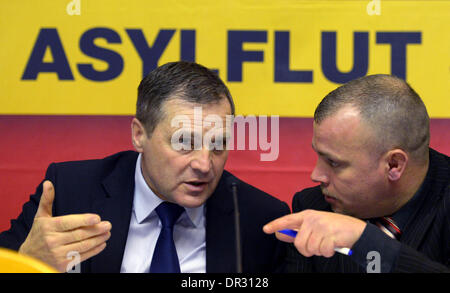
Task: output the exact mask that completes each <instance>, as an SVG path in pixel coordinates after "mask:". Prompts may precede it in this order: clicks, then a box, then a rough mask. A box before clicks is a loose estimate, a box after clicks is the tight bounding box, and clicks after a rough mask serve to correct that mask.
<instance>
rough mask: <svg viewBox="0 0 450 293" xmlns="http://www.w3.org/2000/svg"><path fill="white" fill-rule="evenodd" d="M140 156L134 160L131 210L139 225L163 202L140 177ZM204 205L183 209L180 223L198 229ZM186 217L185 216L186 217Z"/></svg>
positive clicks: (203, 212) (202, 216)
mask: <svg viewBox="0 0 450 293" xmlns="http://www.w3.org/2000/svg"><path fill="white" fill-rule="evenodd" d="M141 161H142V154H139V156H138V158H137V160H136V170H135V172H134V181H135V189H134V202H133V210H134V213H135V215H136V220H137V222H138V223H139V224H141V223H142V222H143V221H144V220H145V219H147V218H148V217H149V216H150V215H151V214H152V213H153V214H155V216H156V212H153V211H154V210H155V209H156V208H157V207H158V206H159V204H161V203H162V202H163V200H162V199H160V198H159V197H158V196H157V195H156V194H155V193H154V192H153V191H152V190H151V189H150V187H149V186H148V184H147V182H146V181H145V179H144V176H143V175H142V169H141ZM204 207H205V205H204V204H203V205H201V206H199V207H196V208H185V210H186V213H183V214H182V215H181V216H180V221H181V222H182V223H183V222H184V223H186V224H187V225H189V224H190V225H194V226H195V227H198V226H199V225H201V224H202V222H203V218H204V215H205V208H204ZM186 215H187V216H186Z"/></svg>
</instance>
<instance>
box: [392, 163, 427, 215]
mask: <svg viewBox="0 0 450 293" xmlns="http://www.w3.org/2000/svg"><path fill="white" fill-rule="evenodd" d="M428 166H429V162H428V160H427V162H426V163H425V164H422V165H420V166H418V165H415V166H411V168H409V170H407V172H405V174H404V176H402V179H401V181H400V182H398V192H396V193H395V194H397V196H396V198H397V201H396V202H395V204H394V206H395V211H394V212H396V211H398V210H399V209H401V208H402V207H403V206H404V205H405V204H406V203H407V202H408V201H409V200H411V198H412V197H413V196H414V195H415V194H416V192H417V191H418V190H419V188H420V186H421V185H422V183H423V181H424V180H425V177H426V175H427V171H428Z"/></svg>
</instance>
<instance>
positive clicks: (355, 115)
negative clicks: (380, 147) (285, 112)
mask: <svg viewBox="0 0 450 293" xmlns="http://www.w3.org/2000/svg"><path fill="white" fill-rule="evenodd" d="M368 137H369V129H368V128H367V127H366V126H365V125H364V123H363V122H362V121H361V117H360V114H359V111H358V110H357V109H356V108H354V107H351V106H348V107H344V108H342V109H340V110H338V111H337V112H336V113H334V114H332V115H331V116H330V117H327V118H325V119H324V120H323V121H322V122H321V123H320V124H317V123H314V126H313V141H312V143H313V147H314V148H315V149H316V151H321V152H326V153H334V154H336V155H345V154H348V153H351V152H353V153H354V152H356V151H358V150H362V149H365V148H366V147H367V142H368Z"/></svg>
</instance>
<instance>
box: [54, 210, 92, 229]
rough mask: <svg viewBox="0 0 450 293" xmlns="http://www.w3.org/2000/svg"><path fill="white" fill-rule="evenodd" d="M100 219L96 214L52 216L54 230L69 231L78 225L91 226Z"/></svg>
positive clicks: (78, 226)
mask: <svg viewBox="0 0 450 293" xmlns="http://www.w3.org/2000/svg"><path fill="white" fill-rule="evenodd" d="M100 221H101V219H100V216H99V215H96V214H76V215H66V216H59V217H53V218H52V225H53V230H54V231H55V232H65V231H71V230H74V229H77V228H80V227H86V226H92V225H95V224H98V223H100Z"/></svg>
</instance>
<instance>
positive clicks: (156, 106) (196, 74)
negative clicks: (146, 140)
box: [136, 61, 235, 135]
mask: <svg viewBox="0 0 450 293" xmlns="http://www.w3.org/2000/svg"><path fill="white" fill-rule="evenodd" d="M175 98H178V99H181V100H184V101H186V102H190V103H196V104H202V105H206V104H213V103H219V102H220V101H222V99H227V100H228V102H229V103H230V108H231V114H232V115H234V113H235V106H234V102H233V98H232V97H231V94H230V91H229V90H228V88H227V86H226V85H225V83H224V82H223V81H222V80H221V79H220V78H219V76H218V75H217V73H215V72H214V71H212V70H210V69H208V68H206V67H204V66H202V65H200V64H198V63H194V62H187V61H177V62H169V63H166V64H164V65H162V66H160V67H158V68H156V69H155V70H153V71H151V72H150V73H149V74H148V75H147V76H146V77H144V79H143V80H142V81H141V83H140V84H139V87H138V99H137V102H136V118H137V119H138V120H139V121H140V122H141V123H143V125H144V127H145V129H146V131H147V134H148V135H151V134H152V133H153V130H154V129H155V128H156V126H157V125H158V123H159V122H160V121H161V120H162V119H163V117H164V114H165V113H164V105H165V104H166V102H167V101H169V100H171V99H175Z"/></svg>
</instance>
